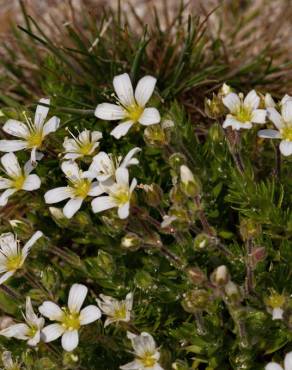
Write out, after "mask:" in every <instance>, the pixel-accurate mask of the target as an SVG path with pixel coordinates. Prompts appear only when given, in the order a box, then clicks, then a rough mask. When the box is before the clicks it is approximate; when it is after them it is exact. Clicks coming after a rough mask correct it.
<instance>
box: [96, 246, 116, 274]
mask: <svg viewBox="0 0 292 370" xmlns="http://www.w3.org/2000/svg"><path fill="white" fill-rule="evenodd" d="M96 263H97V266H98V267H99V268H100V269H101V270H102V271H104V272H105V273H106V274H107V275H111V274H112V273H113V272H114V271H115V267H116V265H115V261H114V259H113V257H112V255H111V254H109V253H107V252H105V251H103V250H102V249H100V250H99V251H98V255H97V258H96Z"/></svg>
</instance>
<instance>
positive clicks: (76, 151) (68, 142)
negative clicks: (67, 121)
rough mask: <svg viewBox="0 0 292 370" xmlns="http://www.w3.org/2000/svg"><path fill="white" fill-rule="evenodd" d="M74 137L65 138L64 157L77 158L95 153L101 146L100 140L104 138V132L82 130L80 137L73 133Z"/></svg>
mask: <svg viewBox="0 0 292 370" xmlns="http://www.w3.org/2000/svg"><path fill="white" fill-rule="evenodd" d="M71 135H72V136H73V139H70V138H68V137H66V138H65V140H64V143H63V147H64V149H65V156H64V159H73V160H75V159H77V158H82V157H84V156H88V155H92V154H94V152H95V150H96V148H97V147H98V146H99V140H100V139H101V138H102V133H101V132H99V131H89V130H84V131H82V132H81V133H80V134H79V135H78V137H75V136H74V135H73V134H71Z"/></svg>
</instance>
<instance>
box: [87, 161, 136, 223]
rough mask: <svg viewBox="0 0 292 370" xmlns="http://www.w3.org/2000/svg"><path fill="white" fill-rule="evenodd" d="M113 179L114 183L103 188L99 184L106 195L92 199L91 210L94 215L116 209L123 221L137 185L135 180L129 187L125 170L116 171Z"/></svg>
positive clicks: (127, 174) (127, 213) (127, 214)
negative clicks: (114, 179)
mask: <svg viewBox="0 0 292 370" xmlns="http://www.w3.org/2000/svg"><path fill="white" fill-rule="evenodd" d="M115 177H116V182H115V183H113V184H111V185H108V186H104V185H102V184H100V187H101V188H102V189H103V191H104V192H105V193H107V194H108V195H106V196H101V197H97V198H95V199H93V201H92V202H91V205H92V210H93V212H94V213H98V212H101V211H104V210H106V209H110V208H115V207H117V208H118V215H119V217H120V218H121V219H125V218H127V217H128V216H129V210H130V200H131V196H132V192H133V190H134V189H135V187H136V185H137V180H136V179H133V180H132V182H131V185H129V172H128V170H127V169H126V168H121V167H119V168H118V169H117V170H116V174H115Z"/></svg>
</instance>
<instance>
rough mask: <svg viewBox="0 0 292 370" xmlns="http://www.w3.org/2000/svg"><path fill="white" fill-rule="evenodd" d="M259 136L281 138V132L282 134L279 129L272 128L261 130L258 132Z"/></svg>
mask: <svg viewBox="0 0 292 370" xmlns="http://www.w3.org/2000/svg"><path fill="white" fill-rule="evenodd" d="M258 136H259V137H264V138H267V139H281V134H280V132H279V131H277V130H270V129H267V130H260V131H259V132H258Z"/></svg>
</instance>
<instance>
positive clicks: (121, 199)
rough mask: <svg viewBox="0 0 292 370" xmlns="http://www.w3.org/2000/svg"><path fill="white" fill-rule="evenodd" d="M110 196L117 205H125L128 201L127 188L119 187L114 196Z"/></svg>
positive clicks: (128, 193)
mask: <svg viewBox="0 0 292 370" xmlns="http://www.w3.org/2000/svg"><path fill="white" fill-rule="evenodd" d="M111 196H112V197H113V198H114V200H115V201H116V202H117V204H120V205H122V204H125V203H127V202H128V201H129V200H130V192H129V189H128V188H125V187H123V186H120V188H119V189H117V191H115V192H114V194H111Z"/></svg>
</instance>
